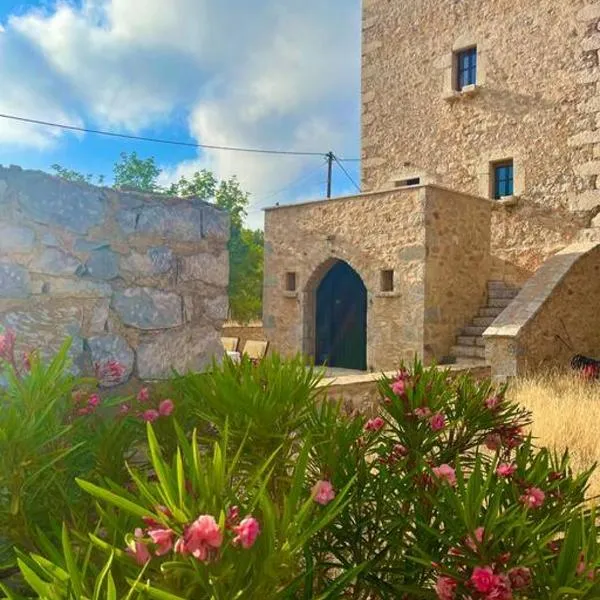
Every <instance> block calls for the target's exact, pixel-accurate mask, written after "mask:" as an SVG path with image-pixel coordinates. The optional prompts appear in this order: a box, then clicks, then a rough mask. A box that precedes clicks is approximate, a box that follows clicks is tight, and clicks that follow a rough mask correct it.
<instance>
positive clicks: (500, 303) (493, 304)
mask: <svg viewBox="0 0 600 600" xmlns="http://www.w3.org/2000/svg"><path fill="white" fill-rule="evenodd" d="M512 301H513V298H488V301H487V307H488V308H498V307H500V308H506V307H507V306H508V305H509V304H510V303H511V302H512Z"/></svg>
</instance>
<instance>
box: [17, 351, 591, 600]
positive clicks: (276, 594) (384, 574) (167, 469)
mask: <svg viewBox="0 0 600 600" xmlns="http://www.w3.org/2000/svg"><path fill="white" fill-rule="evenodd" d="M319 376H320V375H319V374H318V373H315V372H314V371H312V370H311V369H306V368H305V366H304V364H303V361H302V360H300V359H296V360H293V361H283V360H281V359H280V358H278V357H276V356H274V357H271V358H268V359H266V360H264V361H262V362H261V363H260V364H259V365H253V364H251V363H250V362H248V361H243V362H242V364H241V365H239V366H236V365H234V364H233V363H231V362H229V361H225V362H224V363H223V364H222V365H217V364H215V365H213V366H212V368H211V369H210V370H209V371H208V372H207V373H203V374H196V375H186V376H182V377H180V376H177V377H175V378H174V379H173V381H172V382H171V386H172V387H171V390H170V391H169V394H170V393H171V391H172V394H173V395H172V397H173V398H174V406H175V411H174V412H173V416H174V417H175V418H170V419H164V420H157V421H156V422H155V423H153V424H152V425H150V424H149V425H148V426H147V436H148V441H147V444H146V445H145V446H146V447H145V449H143V452H142V453H141V456H142V458H144V457H146V458H147V462H145V461H144V460H142V461H141V462H140V464H138V466H137V467H136V468H134V467H133V466H132V465H128V467H127V473H128V477H129V478H130V479H129V481H123V480H122V479H123V477H122V473H121V472H120V471H119V469H117V468H116V467H114V473H116V478H114V479H113V478H112V477H110V478H109V477H107V476H105V475H104V476H99V473H97V472H95V471H94V470H93V469H88V470H87V471H85V472H86V473H91V474H92V477H88V476H82V477H80V479H79V480H78V481H79V485H80V486H81V489H82V490H85V492H87V493H88V494H89V495H90V496H91V497H93V499H94V500H95V503H96V514H95V517H93V516H92V515H90V510H89V508H90V506H91V503H90V502H88V504H89V506H88V507H87V508H86V511H85V514H86V519H72V520H70V522H69V523H68V525H67V526H66V527H65V529H64V531H63V532H62V535H61V540H62V541H61V542H58V541H57V540H58V535H55V536H54V541H51V540H43V542H41V543H39V544H37V545H36V547H37V548H40V547H42V550H41V551H38V552H37V553H30V554H27V553H21V554H20V556H19V561H20V562H19V566H20V568H21V570H22V573H23V576H24V578H25V579H26V581H27V582H28V584H29V585H30V587H31V588H32V589H33V590H34V591H35V593H36V594H38V596H39V597H40V598H52V599H55V598H78V597H92V595H94V596H95V597H99V594H106V595H107V597H111V598H116V597H123V598H126V597H133V596H135V595H136V594H141V595H142V596H143V597H150V598H157V599H166V600H168V599H171V600H177V599H178V598H200V599H202V598H206V599H209V598H210V599H212V598H214V599H221V598H223V599H227V600H229V599H230V598H256V597H261V596H262V597H265V598H305V599H314V598H336V597H352V598H356V599H364V600H372V599H375V598H403V599H413V598H440V599H442V600H451V599H460V598H464V599H467V598H468V599H471V600H484V599H485V600H508V599H511V598H514V599H518V598H552V599H554V598H571V597H579V598H597V597H599V596H600V584H599V577H598V576H597V568H598V564H599V562H600V557H599V555H598V549H597V539H598V535H597V530H596V515H595V512H594V511H593V510H592V509H591V508H590V507H589V506H588V505H587V504H586V501H585V496H586V491H587V488H588V481H589V477H590V473H591V471H586V472H583V473H579V474H575V473H573V472H572V470H571V467H570V461H569V454H568V453H567V452H565V453H564V454H562V455H557V454H555V453H554V452H553V451H550V450H547V449H544V448H538V447H536V445H535V440H533V439H532V438H531V437H530V436H528V435H527V434H526V431H527V428H528V427H529V425H530V421H531V417H530V414H529V413H528V412H527V411H525V410H524V409H522V408H521V407H519V406H518V405H517V404H515V403H513V402H511V401H509V400H508V399H507V398H506V396H505V391H506V390H505V389H499V390H495V389H493V388H492V386H491V384H490V383H489V382H476V381H473V380H472V379H471V378H469V377H459V378H451V377H450V374H449V373H448V372H443V371H440V370H438V369H435V368H430V369H425V368H423V367H422V365H420V364H419V363H415V364H414V365H413V366H412V368H411V369H410V370H407V369H404V368H402V369H401V370H400V371H399V373H398V375H397V376H396V377H394V378H393V379H386V378H383V377H382V379H381V381H380V384H379V395H380V400H381V402H380V410H379V414H377V415H375V416H373V417H372V418H370V419H367V418H366V417H365V416H363V415H360V414H357V415H347V414H345V413H344V412H343V411H342V410H341V406H340V403H338V402H335V401H333V400H332V399H328V398H326V392H323V389H322V388H321V389H319V388H317V383H318V380H319ZM145 401H146V400H144V402H145ZM117 402H118V401H117V400H115V403H117ZM133 422H135V426H136V427H138V428H139V422H140V421H139V419H133ZM132 427H133V423H132ZM103 470H105V469H103ZM109 470H110V469H109ZM119 478H120V479H121V480H119ZM71 483H72V482H71ZM58 533H60V532H58ZM70 540H73V542H72V543H71V541H70Z"/></svg>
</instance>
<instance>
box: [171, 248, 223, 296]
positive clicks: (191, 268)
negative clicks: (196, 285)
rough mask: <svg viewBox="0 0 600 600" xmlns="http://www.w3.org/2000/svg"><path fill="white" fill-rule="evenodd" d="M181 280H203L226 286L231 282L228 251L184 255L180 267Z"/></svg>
mask: <svg viewBox="0 0 600 600" xmlns="http://www.w3.org/2000/svg"><path fill="white" fill-rule="evenodd" d="M179 280H180V281H203V282H204V283H208V284H210V285H216V286H221V287H225V286H227V284H228V282H229V262H228V259H227V253H226V252H223V253H221V254H219V255H217V256H215V255H214V254H208V253H204V254H195V255H193V256H184V257H183V258H182V259H181V267H180V269H179Z"/></svg>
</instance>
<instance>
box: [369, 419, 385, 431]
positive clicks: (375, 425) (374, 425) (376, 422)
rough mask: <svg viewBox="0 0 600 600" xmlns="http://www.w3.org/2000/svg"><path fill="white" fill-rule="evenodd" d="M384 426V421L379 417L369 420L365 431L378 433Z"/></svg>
mask: <svg viewBox="0 0 600 600" xmlns="http://www.w3.org/2000/svg"><path fill="white" fill-rule="evenodd" d="M384 425H385V421H384V420H383V419H382V418H381V417H375V418H374V419H369V420H368V421H367V422H366V424H365V431H373V432H375V431H379V430H380V429H382V428H383V427H384Z"/></svg>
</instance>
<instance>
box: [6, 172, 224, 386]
mask: <svg viewBox="0 0 600 600" xmlns="http://www.w3.org/2000/svg"><path fill="white" fill-rule="evenodd" d="M0 203H2V214H1V215H0V325H3V326H9V327H13V328H15V329H16V330H17V335H18V339H19V351H21V349H22V350H23V351H25V350H31V349H33V348H40V349H41V350H42V353H43V356H44V357H49V356H50V355H51V354H52V353H54V352H56V350H57V349H58V348H59V347H60V344H61V343H62V342H63V341H64V339H65V338H66V337H67V336H69V335H71V336H73V338H74V342H73V346H72V349H71V356H72V358H73V359H74V361H75V363H76V366H77V369H78V371H79V370H81V369H84V368H85V367H86V364H87V367H88V369H89V365H90V364H91V363H92V362H102V361H104V360H111V359H115V360H118V361H119V362H121V363H122V364H123V365H124V366H125V373H124V376H123V378H122V380H121V381H120V382H118V383H124V382H125V381H127V380H128V379H129V378H130V377H132V376H133V375H134V374H135V373H136V368H135V365H136V361H137V356H136V352H137V351H138V349H139V347H140V344H143V346H144V353H143V358H144V361H145V362H144V364H143V365H142V368H141V369H140V372H142V373H145V374H150V375H151V374H152V373H163V374H164V373H168V372H169V370H170V368H171V365H172V364H174V365H176V366H178V367H180V368H183V367H185V366H186V365H189V366H190V368H194V367H195V366H202V365H204V364H206V362H207V361H209V360H211V359H212V358H213V353H214V352H216V353H217V355H219V356H220V355H221V354H222V352H223V350H222V348H221V347H220V345H219V344H217V345H214V344H213V343H212V340H214V339H218V337H219V332H220V329H221V326H222V323H223V321H224V319H225V317H226V314H227V305H228V300H227V277H228V254H227V247H226V244H227V239H228V231H229V219H228V216H227V215H226V214H225V213H224V212H222V211H221V210H219V209H217V208H216V207H215V206H213V205H210V204H207V203H206V202H200V201H197V200H184V199H181V198H175V199H173V198H162V197H159V196H156V195H144V194H139V193H130V192H121V191H115V190H109V189H102V188H96V187H93V186H89V185H81V184H75V183H71V182H67V181H64V180H61V179H58V178H56V177H52V176H49V175H47V174H45V173H40V172H34V171H23V170H21V169H20V168H18V167H11V168H8V169H6V168H3V167H2V166H0ZM130 234H135V235H130ZM182 264H185V268H184V269H182V273H183V276H182V277H180V278H179V281H178V278H177V276H176V275H177V272H178V270H179V269H178V266H179V265H182ZM184 298H185V299H186V310H185V312H184ZM188 305H189V306H188ZM184 316H185V319H184ZM167 329H172V330H173V331H172V332H169V333H172V334H173V335H172V336H167V337H158V339H160V340H161V342H160V343H162V342H163V341H164V342H165V344H166V346H165V347H166V348H169V351H161V350H160V348H159V346H160V343H159V344H158V345H157V343H156V342H155V337H157V336H159V335H160V330H167ZM190 332H194V335H196V334H198V335H199V336H200V338H199V339H195V338H194V337H193V336H192V337H190V336H191V335H192V334H191V333H190ZM168 340H175V341H173V342H172V343H171V342H168ZM178 342H181V346H180V347H177V348H175V346H177V344H178ZM84 344H85V348H86V352H85V353H84ZM148 365H149V366H148ZM105 383H107V382H105Z"/></svg>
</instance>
